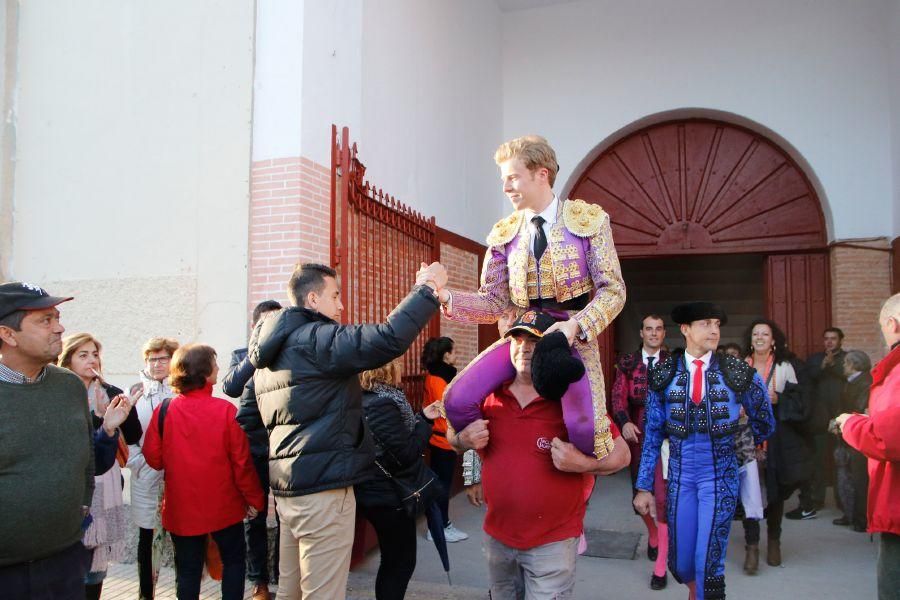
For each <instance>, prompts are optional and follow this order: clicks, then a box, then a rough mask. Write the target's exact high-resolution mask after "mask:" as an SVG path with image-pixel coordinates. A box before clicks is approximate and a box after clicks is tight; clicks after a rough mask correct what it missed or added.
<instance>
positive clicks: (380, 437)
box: [356, 391, 432, 508]
mask: <svg viewBox="0 0 900 600" xmlns="http://www.w3.org/2000/svg"><path fill="white" fill-rule="evenodd" d="M363 411H365V418H366V423H367V424H368V426H369V429H370V430H371V432H372V436H373V438H374V439H375V440H376V447H377V448H376V457H375V458H376V459H377V460H378V464H380V465H381V466H382V467H384V468H385V469H387V471H388V472H390V473H396V472H398V471H403V470H407V469H408V468H409V467H410V466H411V465H413V464H414V463H416V462H418V461H422V462H423V463H424V461H425V458H424V456H423V452H425V447H426V446H427V445H428V438H430V437H431V427H432V422H431V421H429V420H428V419H426V418H425V415H423V414H422V413H419V414H417V415H416V416H415V426H414V428H413V430H412V431H410V430H409V428H408V426H407V424H406V420H405V419H404V415H403V413H402V412H401V408H400V407H399V406H397V403H396V402H395V401H394V400H393V399H392V398H391V397H390V396H389V395H387V394H380V393H378V392H377V391H372V392H368V391H366V392H363ZM409 411H410V413H411V412H412V409H411V408H410V409H409ZM356 502H357V503H358V504H359V505H360V506H382V507H394V508H396V507H399V506H400V495H399V494H398V493H397V490H396V488H395V487H394V485H393V484H392V483H391V482H390V481H389V480H388V478H387V476H386V475H385V474H384V473H382V472H381V470H380V469H378V468H377V467H376V468H375V471H374V477H372V478H371V479H369V480H367V481H364V482H362V483H360V484H359V485H357V486H356Z"/></svg>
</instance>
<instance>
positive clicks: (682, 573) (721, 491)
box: [634, 302, 775, 600]
mask: <svg viewBox="0 0 900 600" xmlns="http://www.w3.org/2000/svg"><path fill="white" fill-rule="evenodd" d="M672 320H673V321H674V322H675V323H678V324H679V325H681V333H682V335H684V339H685V351H684V353H683V354H682V353H678V354H675V355H673V356H670V357H669V358H667V359H666V360H665V361H663V362H662V363H661V364H660V365H659V366H658V367H655V368H654V369H653V370H652V371H651V373H650V382H649V388H650V389H649V391H648V393H647V402H646V408H647V420H646V423H645V424H644V436H645V437H644V445H643V449H642V452H641V466H640V469H639V471H638V478H637V482H636V484H635V487H636V488H637V489H638V492H637V494H636V495H635V498H634V506H635V508H636V509H637V510H638V512H640V513H641V514H647V513H648V512H649V513H651V514H653V513H655V503H654V501H653V482H654V471H655V469H656V462H657V460H658V459H659V452H660V446H661V445H662V441H663V438H665V437H667V438H669V464H668V474H669V481H668V490H667V496H666V512H667V517H668V524H669V570H671V571H672V574H673V575H674V576H675V579H676V580H677V581H678V582H679V583H684V584H686V585H687V586H688V589H689V590H690V596H689V597H690V598H691V599H692V600H693V599H696V600H703V599H713V598H715V599H720V598H725V551H726V549H727V547H728V533H729V530H730V528H731V519H732V517H733V516H734V508H735V505H736V504H737V501H738V498H739V496H738V464H737V458H736V456H735V449H734V448H735V444H734V438H735V434H736V433H737V431H738V418H739V416H740V411H741V408H743V409H744V411H745V412H746V413H747V416H748V417H749V419H750V427H751V429H752V431H753V435H754V438H755V441H756V443H757V444H760V443H762V441H763V440H765V439H766V438H768V437H769V436H770V435H771V434H772V433H773V432H774V430H775V419H774V417H773V416H772V407H771V405H770V404H769V399H768V392H767V390H766V386H765V384H764V383H763V382H762V379H761V378H760V377H759V375H757V374H756V372H755V371H754V370H753V368H752V367H750V366H749V365H747V363H745V362H743V361H741V360H739V359H737V358H734V357H732V356H724V357H721V358H719V357H717V356H716V354H715V350H716V347H717V346H718V344H719V328H720V326H721V325H724V324H725V322H726V320H727V317H726V315H725V311H723V310H722V308H721V307H719V306H716V305H715V304H710V303H709V302H691V303H689V304H681V305H679V306H676V307H675V309H674V310H673V311H672Z"/></svg>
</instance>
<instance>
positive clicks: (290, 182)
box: [248, 156, 331, 311]
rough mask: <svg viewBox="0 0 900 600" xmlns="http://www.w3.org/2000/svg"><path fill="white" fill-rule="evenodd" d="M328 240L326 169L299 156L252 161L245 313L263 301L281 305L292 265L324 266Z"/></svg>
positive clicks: (329, 200) (328, 182) (327, 185)
mask: <svg viewBox="0 0 900 600" xmlns="http://www.w3.org/2000/svg"><path fill="white" fill-rule="evenodd" d="M330 240H331V170H330V169H329V168H327V167H325V166H323V165H320V164H318V163H316V162H314V161H311V160H309V159H307V158H303V157H299V156H298V157H286V158H276V159H271V160H260V161H256V162H254V163H253V167H252V172H251V185H250V267H249V269H248V277H249V280H250V281H249V283H250V285H249V286H248V289H249V298H248V310H250V311H252V310H253V307H254V306H256V305H257V304H258V303H259V302H261V301H262V300H267V299H274V300H278V301H279V302H281V303H283V304H284V303H287V301H288V296H287V282H288V279H289V278H290V275H291V272H292V271H293V270H294V266H295V265H296V264H297V263H298V262H317V263H322V264H328V261H329V247H330V246H329V244H330Z"/></svg>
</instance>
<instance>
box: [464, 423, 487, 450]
mask: <svg viewBox="0 0 900 600" xmlns="http://www.w3.org/2000/svg"><path fill="white" fill-rule="evenodd" d="M457 439H459V442H460V443H461V444H462V446H463V448H465V449H467V450H468V449H472V450H482V449H483V448H485V447H486V446H487V445H488V441H489V440H490V433H489V432H488V421H487V420H485V419H478V420H476V421H472V422H471V423H469V424H468V425H466V428H465V429H463V430H462V431H460V432H459V434H458V435H457Z"/></svg>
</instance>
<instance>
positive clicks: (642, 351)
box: [641, 346, 659, 367]
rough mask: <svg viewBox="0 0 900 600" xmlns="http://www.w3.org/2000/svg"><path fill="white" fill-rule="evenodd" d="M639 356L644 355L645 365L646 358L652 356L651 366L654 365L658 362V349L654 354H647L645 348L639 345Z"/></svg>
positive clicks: (645, 362)
mask: <svg viewBox="0 0 900 600" xmlns="http://www.w3.org/2000/svg"><path fill="white" fill-rule="evenodd" d="M641 356H643V357H644V364H645V365H646V364H647V359H648V358H650V357H651V356H652V357H653V366H654V367H655V366H656V365H658V364H659V350H657V351H656V354H647V350H645V349H644V347H643V346H641Z"/></svg>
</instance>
